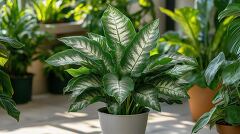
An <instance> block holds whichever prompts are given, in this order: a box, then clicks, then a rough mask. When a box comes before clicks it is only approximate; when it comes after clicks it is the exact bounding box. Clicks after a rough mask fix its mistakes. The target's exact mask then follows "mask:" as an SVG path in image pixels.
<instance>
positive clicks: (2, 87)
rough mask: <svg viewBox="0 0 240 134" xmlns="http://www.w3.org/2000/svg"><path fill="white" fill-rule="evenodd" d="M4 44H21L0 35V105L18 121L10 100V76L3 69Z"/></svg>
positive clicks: (6, 57)
mask: <svg viewBox="0 0 240 134" xmlns="http://www.w3.org/2000/svg"><path fill="white" fill-rule="evenodd" d="M6 45H8V46H11V47H14V48H20V47H22V46H23V44H21V43H20V42H18V41H17V40H14V39H11V38H8V37H2V36H0V107H1V108H3V109H5V110H6V111H7V113H8V114H9V115H10V116H12V117H13V118H15V119H16V120H17V121H19V114H20V112H19V111H18V110H17V108H16V104H15V102H14V101H13V100H12V95H13V88H12V85H11V81H10V77H9V76H8V74H6V73H5V72H4V71H3V67H4V65H5V63H6V62H7V60H8V56H9V54H8V51H7V48H6Z"/></svg>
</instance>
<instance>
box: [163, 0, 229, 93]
mask: <svg viewBox="0 0 240 134" xmlns="http://www.w3.org/2000/svg"><path fill="white" fill-rule="evenodd" d="M227 4H228V0H224V1H223V0H195V7H194V8H192V7H184V8H179V9H175V11H174V12H173V11H170V10H168V9H165V8H161V9H160V10H161V11H162V12H163V13H164V14H166V15H168V16H169V17H170V18H172V19H173V20H174V21H176V22H177V23H178V24H179V26H180V30H181V32H167V33H165V34H164V35H163V36H162V37H161V38H160V40H159V42H160V45H164V46H172V47H176V49H177V51H178V52H180V53H182V54H184V55H186V56H190V57H194V58H196V59H197V62H198V67H197V68H196V69H195V70H194V71H192V72H189V73H187V74H186V76H185V79H186V80H188V81H189V83H190V84H192V85H195V84H197V85H198V86H200V87H210V88H211V89H215V88H216V85H218V83H214V82H213V84H211V85H209V86H208V85H207V83H206V82H205V80H204V75H203V74H204V70H205V69H206V68H207V66H208V64H209V62H210V61H211V60H212V59H213V58H214V57H215V56H216V55H217V54H218V53H219V52H221V51H224V50H225V43H224V42H225V40H226V36H225V35H226V33H227V27H228V25H229V23H230V22H231V20H232V19H233V17H227V18H224V19H223V21H221V22H219V21H218V20H217V19H216V21H214V22H213V20H214V19H213V18H214V17H215V16H217V15H218V14H219V11H220V10H223V9H224V8H225V7H224V6H227ZM222 8H223V9H222ZM213 9H217V11H215V10H213ZM214 13H215V14H214Z"/></svg>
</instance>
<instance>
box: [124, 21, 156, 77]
mask: <svg viewBox="0 0 240 134" xmlns="http://www.w3.org/2000/svg"><path fill="white" fill-rule="evenodd" d="M158 25H159V20H155V21H154V22H152V23H150V24H149V25H147V26H145V27H144V28H143V29H141V30H140V32H139V33H138V34H137V35H136V36H135V38H134V39H133V42H132V44H131V45H130V46H129V47H128V48H127V49H126V51H125V54H124V57H123V59H122V69H123V71H124V72H125V73H129V74H131V76H135V77H137V76H140V75H141V73H142V72H143V70H144V69H145V67H146V66H147V63H146V60H148V59H149V57H150V50H152V49H153V48H154V46H155V45H156V40H157V39H158V37H159V29H158Z"/></svg>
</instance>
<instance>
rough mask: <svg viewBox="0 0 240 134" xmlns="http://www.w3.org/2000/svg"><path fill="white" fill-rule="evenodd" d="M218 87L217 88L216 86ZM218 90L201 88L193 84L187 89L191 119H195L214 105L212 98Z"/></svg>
mask: <svg viewBox="0 0 240 134" xmlns="http://www.w3.org/2000/svg"><path fill="white" fill-rule="evenodd" d="M218 89H219V88H218ZM217 91H218V90H214V91H213V90H211V89H209V88H201V87H199V86H197V85H194V86H193V87H192V88H191V89H190V90H189V91H188V94H189V96H190V99H189V107H190V111H191V113H192V120H193V121H197V120H198V119H199V118H200V117H201V116H202V115H203V114H204V113H206V112H208V111H210V109H211V108H213V107H214V105H213V104H212V99H213V97H214V96H215V94H216V92H217Z"/></svg>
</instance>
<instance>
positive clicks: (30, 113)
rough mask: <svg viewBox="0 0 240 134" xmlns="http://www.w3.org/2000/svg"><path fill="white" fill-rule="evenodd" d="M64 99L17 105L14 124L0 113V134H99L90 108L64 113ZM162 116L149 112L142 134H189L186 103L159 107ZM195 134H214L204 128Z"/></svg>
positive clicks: (40, 98)
mask: <svg viewBox="0 0 240 134" xmlns="http://www.w3.org/2000/svg"><path fill="white" fill-rule="evenodd" d="M68 104H69V102H68V98H67V96H61V95H49V94H48V95H42V96H35V97H34V98H33V101H32V102H30V103H28V104H25V105H19V106H18V108H19V109H20V110H21V119H20V122H19V123H17V122H16V121H15V120H14V119H11V118H10V117H8V116H6V114H5V113H4V112H3V111H2V110H0V134H101V129H100V126H99V122H98V117H97V113H96V109H97V108H99V107H101V106H103V104H100V103H98V104H94V105H91V106H89V107H88V108H87V109H85V110H83V111H80V112H78V113H67V112H66V111H67V109H68ZM162 110H163V112H161V113H156V112H151V114H150V116H149V120H148V126H147V131H146V134H190V133H191V129H192V126H193V125H194V123H193V122H191V117H190V116H189V115H190V114H189V109H188V104H187V102H186V103H184V104H183V105H171V106H169V105H166V104H163V105H162ZM199 134H217V133H216V131H215V129H213V130H211V131H210V130H209V129H208V128H204V129H203V130H201V131H200V132H199Z"/></svg>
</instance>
